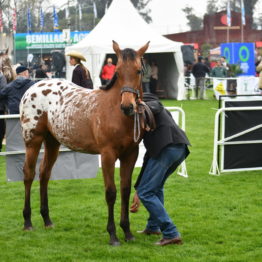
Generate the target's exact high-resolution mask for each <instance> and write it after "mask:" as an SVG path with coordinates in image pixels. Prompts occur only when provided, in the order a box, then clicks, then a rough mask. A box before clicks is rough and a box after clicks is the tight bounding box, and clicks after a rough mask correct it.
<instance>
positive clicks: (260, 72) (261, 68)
mask: <svg viewBox="0 0 262 262" xmlns="http://www.w3.org/2000/svg"><path fill="white" fill-rule="evenodd" d="M256 71H257V72H258V77H259V81H258V88H259V90H260V92H261V93H262V58H260V60H258V63H257V66H256Z"/></svg>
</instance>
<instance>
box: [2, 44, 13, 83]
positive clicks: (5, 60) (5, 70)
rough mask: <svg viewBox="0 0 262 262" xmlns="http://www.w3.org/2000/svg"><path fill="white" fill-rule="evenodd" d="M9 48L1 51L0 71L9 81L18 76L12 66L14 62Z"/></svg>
mask: <svg viewBox="0 0 262 262" xmlns="http://www.w3.org/2000/svg"><path fill="white" fill-rule="evenodd" d="M8 50H9V48H7V49H6V50H1V51H0V72H1V73H2V74H3V75H4V76H5V78H6V81H7V83H10V82H11V81H13V80H14V79H15V77H16V74H15V72H14V70H13V68H12V62H11V60H10V58H9V56H8Z"/></svg>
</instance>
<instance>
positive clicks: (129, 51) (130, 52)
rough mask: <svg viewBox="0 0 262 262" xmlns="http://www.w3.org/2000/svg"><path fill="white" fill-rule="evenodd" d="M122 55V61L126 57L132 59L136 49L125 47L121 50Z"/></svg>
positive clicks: (134, 56)
mask: <svg viewBox="0 0 262 262" xmlns="http://www.w3.org/2000/svg"><path fill="white" fill-rule="evenodd" d="M122 57H123V60H124V61H126V60H128V59H129V60H132V61H134V60H135V58H136V51H135V50H133V49H131V48H126V49H124V50H122Z"/></svg>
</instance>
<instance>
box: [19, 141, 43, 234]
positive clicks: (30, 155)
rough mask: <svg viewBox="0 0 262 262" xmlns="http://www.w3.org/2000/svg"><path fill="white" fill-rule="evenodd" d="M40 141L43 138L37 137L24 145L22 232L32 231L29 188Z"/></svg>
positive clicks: (33, 175) (32, 178)
mask: <svg viewBox="0 0 262 262" xmlns="http://www.w3.org/2000/svg"><path fill="white" fill-rule="evenodd" d="M42 141H43V137H41V136H37V137H34V138H33V139H32V140H31V141H30V142H28V143H26V155H25V163H24V168H23V171H24V185H25V204H24V210H23V216H24V230H31V229H32V222H31V204H30V194H31V186H32V183H33V180H34V177H35V166H36V161H37V157H38V154H39V150H40V148H41V144H42Z"/></svg>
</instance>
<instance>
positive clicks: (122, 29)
mask: <svg viewBox="0 0 262 262" xmlns="http://www.w3.org/2000/svg"><path fill="white" fill-rule="evenodd" d="M112 40H115V41H116V42H117V43H118V44H119V46H120V48H121V49H124V48H133V49H135V50H137V49H139V48H140V47H141V46H143V45H144V44H146V43H147V42H148V41H150V46H149V49H148V50H147V54H148V55H149V56H150V57H149V58H150V59H154V60H156V62H157V64H158V68H159V85H160V88H161V89H164V90H165V93H166V96H167V97H168V98H175V99H177V100H182V99H184V97H185V88H184V64H183V58H182V52H181V45H182V43H178V42H174V41H171V40H169V39H167V38H165V37H163V36H161V35H160V34H158V33H157V32H155V31H154V30H153V29H152V28H151V27H150V26H149V25H148V24H147V23H146V22H145V21H144V20H143V18H142V17H141V16H140V15H139V13H138V12H137V10H136V9H135V7H134V6H133V4H132V3H131V2H130V1H129V0H114V1H113V2H112V4H111V5H110V7H109V9H108V10H107V12H106V14H105V15H104V17H103V18H102V19H101V21H100V22H99V23H98V24H97V26H96V27H95V28H94V29H93V30H92V31H91V32H90V33H89V34H88V35H87V36H86V37H85V38H84V39H83V40H82V41H80V42H79V43H77V44H75V45H73V46H70V47H67V48H66V50H65V51H66V52H68V51H71V50H76V51H79V52H81V53H82V54H83V55H84V56H85V57H86V58H87V63H86V65H87V67H88V69H89V70H90V73H91V76H92V79H93V82H94V85H95V88H96V87H98V86H100V85H101V82H100V78H99V75H100V71H101V68H102V66H103V64H104V61H105V58H106V55H108V54H114V51H113V48H112ZM67 72H68V74H67V78H68V79H70V78H71V75H72V67H70V66H69V65H68V64H67Z"/></svg>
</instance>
